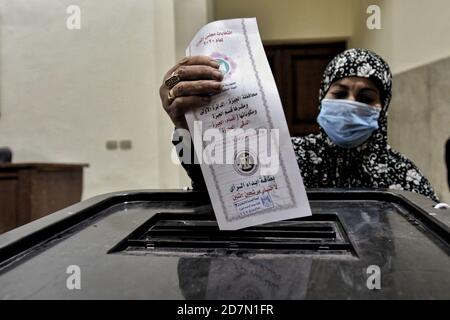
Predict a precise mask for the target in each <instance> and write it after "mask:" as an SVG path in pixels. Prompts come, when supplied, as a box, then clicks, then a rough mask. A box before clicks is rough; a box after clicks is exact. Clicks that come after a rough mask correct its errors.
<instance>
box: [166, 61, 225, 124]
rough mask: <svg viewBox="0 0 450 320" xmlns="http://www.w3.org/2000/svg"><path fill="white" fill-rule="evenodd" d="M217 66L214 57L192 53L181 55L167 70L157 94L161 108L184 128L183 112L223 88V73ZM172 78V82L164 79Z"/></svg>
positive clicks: (201, 102) (200, 103)
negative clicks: (182, 57) (185, 55)
mask: <svg viewBox="0 0 450 320" xmlns="http://www.w3.org/2000/svg"><path fill="white" fill-rule="evenodd" d="M218 69H219V64H218V63H217V62H216V61H215V60H214V59H212V58H210V57H208V56H192V57H186V58H184V59H183V60H181V61H180V62H178V63H177V64H176V65H175V66H173V67H172V68H171V69H170V70H169V71H168V72H167V73H166V75H165V76H164V79H163V83H162V85H161V87H160V88H159V94H160V97H161V102H162V105H163V107H164V109H165V110H166V112H167V113H168V115H169V116H170V118H171V119H172V122H173V123H174V124H175V125H176V126H177V127H183V128H187V126H186V120H185V118H184V114H185V113H186V111H188V110H192V109H195V108H198V107H201V106H204V105H206V104H208V103H209V102H210V100H211V98H210V96H211V95H214V94H217V93H219V92H221V91H222V85H221V83H220V81H222V79H223V75H222V73H221V72H220V71H219V70H218ZM174 75H176V76H178V77H173V76H174ZM171 77H172V79H173V80H175V81H168V82H166V80H167V79H169V78H171ZM172 79H171V80H172ZM176 81H179V82H178V83H176ZM171 82H172V83H171ZM174 84H175V85H174ZM172 85H174V86H173V87H172Z"/></svg>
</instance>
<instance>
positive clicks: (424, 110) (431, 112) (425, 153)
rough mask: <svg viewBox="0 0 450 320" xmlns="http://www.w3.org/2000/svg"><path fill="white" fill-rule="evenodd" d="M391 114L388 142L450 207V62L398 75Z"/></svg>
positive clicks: (449, 60) (432, 64) (438, 63)
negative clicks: (448, 163) (449, 153)
mask: <svg viewBox="0 0 450 320" xmlns="http://www.w3.org/2000/svg"><path fill="white" fill-rule="evenodd" d="M394 80H395V86H394V92H393V100H392V103H391V109H390V114H389V142H390V144H391V145H392V146H393V147H394V148H396V149H398V150H401V151H402V152H403V153H404V154H406V155H408V157H409V158H410V159H411V160H413V161H414V162H415V163H416V164H417V165H418V166H419V167H420V168H421V169H422V171H423V172H424V173H425V175H426V176H427V177H428V179H429V180H430V182H431V184H432V185H433V187H434V188H435V189H436V192H437V193H438V195H439V197H440V198H441V200H442V201H445V202H447V203H450V192H449V188H448V185H447V170H446V167H445V162H444V159H445V150H444V147H445V142H446V141H447V139H448V138H449V137H450V125H449V123H450V91H449V90H448V88H450V58H447V59H444V60H440V61H438V62H434V63H431V64H427V65H425V66H422V67H419V68H416V69H413V70H409V71H406V72H403V73H401V74H397V75H396V76H395V79H394Z"/></svg>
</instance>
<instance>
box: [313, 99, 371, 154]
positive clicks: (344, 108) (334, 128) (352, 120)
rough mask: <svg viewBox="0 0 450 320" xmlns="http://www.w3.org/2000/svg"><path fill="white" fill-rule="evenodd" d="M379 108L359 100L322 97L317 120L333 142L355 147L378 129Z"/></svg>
mask: <svg viewBox="0 0 450 320" xmlns="http://www.w3.org/2000/svg"><path fill="white" fill-rule="evenodd" d="M379 116H380V110H379V109H377V108H375V107H373V106H370V105H368V104H364V103H361V102H356V101H351V100H342V99H323V100H322V107H321V109H320V113H319V117H318V118H317V122H318V123H319V125H320V126H321V127H322V128H323V129H324V130H325V132H326V134H327V135H328V137H329V138H330V139H331V141H333V143H334V144H336V145H338V146H340V147H342V148H355V147H357V146H359V145H361V144H363V143H364V142H365V141H366V140H367V139H369V137H370V136H371V135H372V133H373V132H374V131H375V130H377V129H378V118H379Z"/></svg>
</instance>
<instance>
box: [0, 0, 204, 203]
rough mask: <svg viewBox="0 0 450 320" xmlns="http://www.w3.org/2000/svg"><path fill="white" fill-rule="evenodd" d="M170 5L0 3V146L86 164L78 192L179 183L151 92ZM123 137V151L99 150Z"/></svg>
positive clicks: (168, 61)
mask: <svg viewBox="0 0 450 320" xmlns="http://www.w3.org/2000/svg"><path fill="white" fill-rule="evenodd" d="M71 4H75V5H79V6H80V7H81V23H82V24H81V30H74V31H70V30H68V29H67V28H66V19H67V17H68V15H67V14H66V8H67V7H68V6H69V5H71ZM198 5H199V6H202V5H205V4H204V3H199V4H198ZM175 7H176V6H175V5H174V1H173V0H127V1H122V0H95V1H89V0H39V1H32V0H1V1H0V32H1V33H0V68H1V72H0V109H1V116H0V145H7V146H10V147H11V148H12V149H13V152H14V161H15V162H33V161H39V162H43V161H45V162H70V163H73V162H86V163H89V164H90V168H88V169H86V171H85V188H84V198H86V197H90V196H92V195H95V194H100V193H105V192H110V191H116V190H123V189H139V188H168V187H178V186H180V185H183V184H184V183H185V182H186V181H187V179H186V178H185V174H184V173H183V171H182V170H181V169H180V167H178V166H174V165H173V164H172V163H171V162H170V135H171V130H172V125H171V123H170V120H169V118H168V117H167V116H166V115H165V113H164V111H163V110H162V108H161V107H160V102H159V97H158V88H159V85H160V83H161V81H162V76H163V74H164V73H165V71H166V70H167V69H168V68H169V67H170V66H171V65H173V64H174V63H175V61H176V53H175V48H176V34H175V26H176V21H175ZM191 9H192V10H195V9H198V7H197V8H195V7H192V8H191ZM187 13H189V12H187ZM194 17H195V15H194ZM197 18H198V17H197ZM203 19H204V21H203V22H206V17H204V18H203ZM185 23H186V24H187V25H188V26H189V22H185ZM198 23H202V21H201V20H200V21H198V19H197V20H196V22H195V25H197V24H198ZM186 44H187V43H186ZM186 44H185V45H186ZM122 139H130V140H132V143H133V148H132V150H130V151H122V150H118V151H108V150H106V148H105V142H106V141H107V140H122Z"/></svg>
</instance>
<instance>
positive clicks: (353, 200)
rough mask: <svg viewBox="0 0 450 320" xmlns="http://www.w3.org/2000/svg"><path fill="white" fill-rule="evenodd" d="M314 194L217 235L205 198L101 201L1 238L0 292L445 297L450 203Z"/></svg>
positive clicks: (385, 193) (364, 193)
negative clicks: (260, 221)
mask: <svg viewBox="0 0 450 320" xmlns="http://www.w3.org/2000/svg"><path fill="white" fill-rule="evenodd" d="M308 198H309V200H310V203H311V209H312V212H313V215H312V216H310V217H306V218H300V219H294V220H288V221H279V222H276V223H270V224H266V225H259V226H254V227H250V228H246V229H243V230H237V231H220V230H219V229H218V227H217V223H216V220H215V216H214V213H213V212H212V207H211V203H210V201H209V197H208V194H207V193H203V192H196V191H177V190H144V191H130V192H116V193H111V194H106V195H101V196H97V197H94V198H91V199H88V200H85V201H83V202H80V203H78V204H75V205H73V206H70V207H68V208H66V209H63V210H60V211H58V212H56V213H53V214H51V215H49V216H46V217H43V218H41V219H38V220H36V221H33V222H31V223H29V224H26V225H24V226H22V227H19V228H17V229H14V230H12V231H10V232H7V233H5V234H3V235H1V236H0V299H22V298H27V299H234V300H236V299H449V298H450V256H449V253H450V246H449V243H450V232H449V231H450V229H449V226H450V210H448V209H436V208H434V203H433V202H432V201H431V200H429V199H427V198H425V197H423V196H420V195H418V194H415V193H410V192H400V191H392V190H339V189H332V190H329V189H318V190H308ZM68 268H75V269H76V270H77V272H78V273H79V274H78V275H79V277H80V279H81V280H80V281H81V285H82V290H68V289H67V283H66V281H67V277H68V276H69V274H68V273H67V270H70V269H68ZM75 269H73V270H75Z"/></svg>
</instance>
